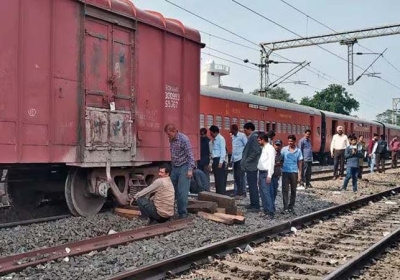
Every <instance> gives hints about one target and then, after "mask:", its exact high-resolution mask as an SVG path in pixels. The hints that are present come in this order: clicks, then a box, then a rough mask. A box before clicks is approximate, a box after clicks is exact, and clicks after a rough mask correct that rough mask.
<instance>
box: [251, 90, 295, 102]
mask: <svg viewBox="0 0 400 280" xmlns="http://www.w3.org/2000/svg"><path fill="white" fill-rule="evenodd" d="M251 94H253V95H259V92H258V89H255V90H253V91H252V92H251ZM261 96H262V95H261ZM266 97H268V98H271V99H278V100H282V101H286V102H291V103H296V100H295V99H293V98H292V97H291V96H290V93H288V92H287V91H286V89H284V88H282V87H275V88H270V89H268V91H267V96H266Z"/></svg>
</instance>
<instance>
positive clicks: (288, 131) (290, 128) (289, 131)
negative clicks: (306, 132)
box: [287, 124, 292, 134]
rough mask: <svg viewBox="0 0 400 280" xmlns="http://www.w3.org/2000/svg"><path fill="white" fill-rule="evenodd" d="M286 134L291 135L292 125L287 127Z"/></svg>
mask: <svg viewBox="0 0 400 280" xmlns="http://www.w3.org/2000/svg"><path fill="white" fill-rule="evenodd" d="M287 133H289V134H292V125H291V124H288V125H287Z"/></svg>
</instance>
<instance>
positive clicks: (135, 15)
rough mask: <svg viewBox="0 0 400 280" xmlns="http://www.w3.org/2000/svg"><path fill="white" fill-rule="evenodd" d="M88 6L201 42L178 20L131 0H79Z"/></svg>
mask: <svg viewBox="0 0 400 280" xmlns="http://www.w3.org/2000/svg"><path fill="white" fill-rule="evenodd" d="M79 1H81V2H83V3H85V4H87V5H91V6H95V7H98V8H100V9H103V10H107V11H110V12H113V13H116V14H120V15H122V16H125V17H129V18H132V19H134V20H137V21H139V22H143V23H146V24H149V25H152V26H155V27H157V28H160V29H162V30H166V31H168V32H171V33H174V34H177V35H179V36H182V37H185V38H188V39H190V40H193V41H196V42H200V33H199V32H198V31H197V30H195V29H192V28H190V27H188V26H185V25H183V24H182V22H180V21H179V20H177V19H171V18H165V17H164V16H163V15H162V14H160V13H158V12H154V11H145V10H140V9H138V8H136V7H135V5H134V4H133V3H132V1H130V0H79Z"/></svg>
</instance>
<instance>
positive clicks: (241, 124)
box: [240, 119, 244, 131]
mask: <svg viewBox="0 0 400 280" xmlns="http://www.w3.org/2000/svg"><path fill="white" fill-rule="evenodd" d="M243 126H244V119H240V130H241V131H243Z"/></svg>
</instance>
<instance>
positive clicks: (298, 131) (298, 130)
mask: <svg viewBox="0 0 400 280" xmlns="http://www.w3.org/2000/svg"><path fill="white" fill-rule="evenodd" d="M297 134H301V126H300V125H299V124H298V125H297Z"/></svg>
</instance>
